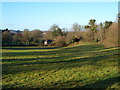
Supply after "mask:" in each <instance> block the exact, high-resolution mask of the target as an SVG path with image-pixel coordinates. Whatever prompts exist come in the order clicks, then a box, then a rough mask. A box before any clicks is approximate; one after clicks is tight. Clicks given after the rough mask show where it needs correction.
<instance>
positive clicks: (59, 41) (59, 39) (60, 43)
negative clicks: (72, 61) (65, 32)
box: [54, 36, 67, 47]
mask: <svg viewBox="0 0 120 90" xmlns="http://www.w3.org/2000/svg"><path fill="white" fill-rule="evenodd" d="M54 44H55V46H58V47H64V46H66V45H67V44H66V37H64V36H58V37H56V39H55V41H54Z"/></svg>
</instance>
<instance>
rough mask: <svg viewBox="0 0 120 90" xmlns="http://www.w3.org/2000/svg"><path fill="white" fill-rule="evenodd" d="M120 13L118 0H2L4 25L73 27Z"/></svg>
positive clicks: (18, 26)
mask: <svg viewBox="0 0 120 90" xmlns="http://www.w3.org/2000/svg"><path fill="white" fill-rule="evenodd" d="M117 13H118V3H117V2H2V28H9V29H19V30H23V29H25V28H28V29H30V30H33V29H40V30H48V29H49V28H50V26H51V25H53V24H57V25H59V26H60V27H61V28H70V27H71V25H72V24H73V23H75V22H77V23H79V24H81V25H86V24H88V21H89V20H90V19H96V21H97V24H99V23H100V22H104V21H106V20H108V21H115V20H116V18H117Z"/></svg>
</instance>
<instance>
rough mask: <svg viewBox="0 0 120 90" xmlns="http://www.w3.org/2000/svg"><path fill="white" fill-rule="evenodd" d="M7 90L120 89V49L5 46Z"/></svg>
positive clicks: (84, 45)
mask: <svg viewBox="0 0 120 90" xmlns="http://www.w3.org/2000/svg"><path fill="white" fill-rule="evenodd" d="M2 55H3V57H2V66H3V71H2V72H3V73H2V75H3V76H2V86H3V88H105V89H110V88H119V85H118V84H119V82H118V78H119V76H120V75H119V73H118V70H119V69H118V47H111V48H106V47H104V46H102V45H99V44H81V45H76V46H68V47H61V48H60V47H38V46H36V47H3V49H2Z"/></svg>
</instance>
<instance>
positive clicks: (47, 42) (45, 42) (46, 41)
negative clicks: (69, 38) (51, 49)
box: [44, 40, 53, 45]
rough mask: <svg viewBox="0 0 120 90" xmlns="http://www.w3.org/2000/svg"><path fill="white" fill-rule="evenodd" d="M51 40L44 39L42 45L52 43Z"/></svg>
mask: <svg viewBox="0 0 120 90" xmlns="http://www.w3.org/2000/svg"><path fill="white" fill-rule="evenodd" d="M52 42H53V40H45V41H44V45H50V44H52Z"/></svg>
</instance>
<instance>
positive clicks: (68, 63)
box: [2, 55, 109, 74]
mask: <svg viewBox="0 0 120 90" xmlns="http://www.w3.org/2000/svg"><path fill="white" fill-rule="evenodd" d="M108 57H109V55H103V56H96V57H88V58H80V59H72V60H71V59H69V60H64V61H49V60H48V61H35V62H22V63H17V62H16V63H10V64H3V68H2V69H3V74H10V73H13V72H14V74H15V73H18V72H27V71H28V72H29V71H34V70H40V71H47V70H55V68H56V69H57V68H60V67H61V69H63V67H64V69H68V68H71V67H73V68H74V67H80V66H83V65H86V64H87V65H88V63H87V61H90V62H89V64H91V65H95V62H96V61H99V60H102V59H106V58H108ZM82 62H86V63H84V64H83V63H82ZM24 65H40V66H42V65H47V67H48V68H46V67H45V68H41V69H40V67H38V68H36V67H28V68H27V71H26V70H25V69H24ZM10 66H12V67H15V68H14V69H12V71H10V70H9V68H10ZM51 66H53V67H55V68H51ZM8 70H9V71H8Z"/></svg>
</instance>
